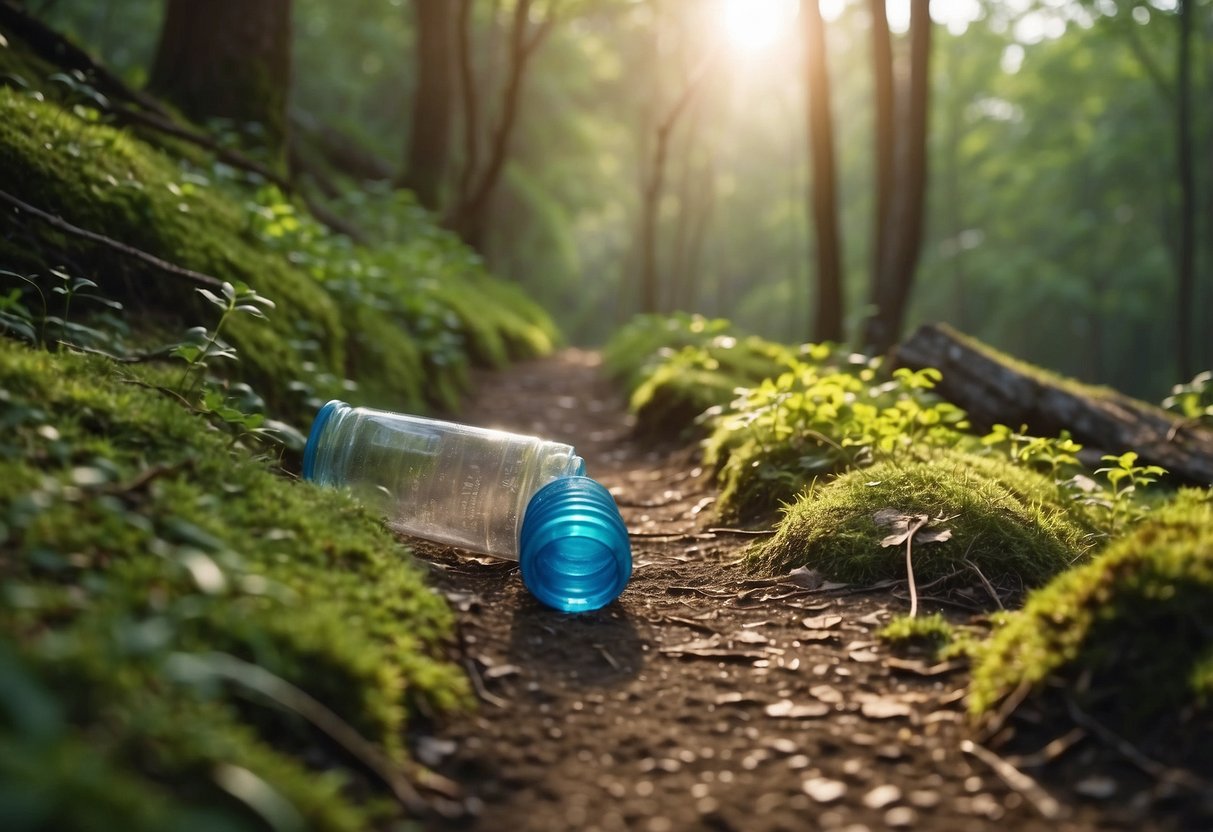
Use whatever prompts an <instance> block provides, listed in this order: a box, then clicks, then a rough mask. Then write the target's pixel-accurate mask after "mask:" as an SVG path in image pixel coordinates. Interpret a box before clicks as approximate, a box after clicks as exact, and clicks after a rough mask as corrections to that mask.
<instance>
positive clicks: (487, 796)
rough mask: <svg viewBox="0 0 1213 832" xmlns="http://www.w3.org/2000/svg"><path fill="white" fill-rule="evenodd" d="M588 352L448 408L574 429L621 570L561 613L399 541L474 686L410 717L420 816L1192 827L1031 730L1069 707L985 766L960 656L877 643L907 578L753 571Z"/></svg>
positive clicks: (562, 433)
mask: <svg viewBox="0 0 1213 832" xmlns="http://www.w3.org/2000/svg"><path fill="white" fill-rule="evenodd" d="M598 364H599V358H598V356H597V354H595V353H588V352H581V351H577V350H566V351H564V352H562V353H560V354H559V355H557V356H554V357H552V358H549V359H545V360H542V361H534V362H529V363H524V364H520V365H517V366H515V367H514V368H512V369H510V370H507V371H505V372H501V373H496V374H486V375H485V376H483V377H482V378H481V379H480V384H479V387H478V390H477V393H476V395H475V397H474V399H473V401H472V402H470V403H469V406H468V409H467V410H466V411H465V412H464V413H463V414H461V418H462V419H464V420H465V421H467V422H469V423H473V424H483V425H488V426H493V427H499V428H504V429H509V430H515V431H520V432H525V433H531V434H537V435H541V436H544V437H547V438H552V439H559V440H562V441H568V442H570V443H572V444H574V445H575V446H576V448H577V450H578V452H579V453H580V454H581V455H582V456H583V457H584V458H585V459H586V461H587V464H588V466H589V473H590V475H591V476H593V477H595V478H596V479H599V480H600V481H602V482H603V483H604V484H605V485H606V486H607V487H609V488H610V489H611V490H612V492H613V493H614V494H615V497H616V499H617V501H618V502H619V505H620V508H621V510H622V512H623V516H624V519H625V521H626V522H627V525H628V528H629V530H630V531H631V532H632V544H633V557H634V563H635V571H634V573H633V578H632V582H631V584H630V585H629V586H628V588H627V589H626V590H625V592H624V593H623V595H622V596H621V597H620V599H619V600H618V601H617V602H616V603H614V604H611V605H610V606H608V607H606V608H605V609H602V610H599V611H597V612H594V613H587V614H581V615H575V616H574V615H566V614H562V613H558V612H554V611H552V610H549V609H546V608H544V607H542V606H540V605H539V604H538V603H537V602H536V601H535V600H534V599H532V598H531V597H530V596H529V595H528V593H527V591H526V589H525V588H524V587H523V586H522V583H521V581H520V579H519V577H518V574H517V568H516V566H515V565H514V564H511V563H505V562H500V561H493V560H491V559H477V558H468V557H462V556H460V555H459V554H457V553H455V552H454V551H452V550H449V549H444V548H440V547H435V546H428V545H425V544H418V545H417V549H418V552H419V554H420V555H421V557H422V559H423V560H424V561H425V562H427V563H428V564H430V566H431V567H432V570H433V573H434V575H433V581H434V583H435V584H436V585H437V587H438V588H439V590H440V591H441V592H442V593H443V594H444V595H446V597H447V598H448V599H449V600H450V601H451V603H452V606H453V607H455V609H456V610H457V611H458V617H459V644H458V646H457V647H456V648H455V649H456V651H457V653H458V655H457V656H456V657H455V658H456V659H457V660H459V661H460V662H461V663H462V664H463V665H464V666H465V668H467V669H468V671H469V673H470V674H471V677H472V681H473V686H474V688H475V689H476V692H477V696H478V698H479V700H480V706H479V709H478V711H477V712H476V713H475V714H473V715H471V716H468V717H465V718H462V719H459V718H457V719H455V720H452V721H449V722H447V723H442V724H437V725H434V724H430V725H423V726H419V727H418V728H416V729H415V730H414V733H413V736H411V737H410V741H411V746H412V748H413V751H414V754H415V755H416V756H417V758H418V759H420V760H421V761H422V762H423V763H425V764H426V765H429V766H431V767H432V768H433V769H435V770H436V771H438V772H440V773H441V774H444V775H446V776H447V777H449V778H451V779H452V780H453V781H455V782H456V783H457V784H458V785H459V787H460V790H461V792H462V797H461V798H460V799H459V800H452V801H451V802H450V803H449V804H444V805H442V806H440V807H439V809H440V811H438V813H437V814H436V816H435V817H433V818H430V819H428V821H427V823H426V824H425V826H426V828H427V829H428V828H448V827H449V828H460V829H482V830H559V829H576V830H587V831H588V830H621V829H629V830H632V829H634V830H647V831H648V832H664V831H665V830H683V829H710V830H775V829H787V830H804V829H848V830H852V832H858V830H862V829H886V828H914V829H945V830H961V829H963V830H970V829H972V830H980V829H1050V830H1092V829H1121V828H1123V829H1183V828H1192V827H1189V826H1187V825H1186V824H1185V822H1184V821H1183V820H1182V819H1181V818H1179V817H1177V816H1176V815H1175V814H1169V813H1168V812H1167V811H1166V794H1165V793H1160V792H1159V790H1158V784H1157V782H1155V781H1154V780H1151V779H1147V778H1142V777H1140V776H1135V773H1134V772H1132V771H1131V770H1130V768H1129V767H1128V766H1126V765H1124V764H1123V763H1120V764H1118V763H1116V762H1115V761H1113V762H1109V759H1108V755H1107V754H1106V753H1100V750H1099V749H1098V748H1095V747H1093V746H1094V745H1095V744H1094V743H1092V742H1090V741H1088V742H1085V743H1075V744H1073V747H1071V743H1072V741H1073V740H1074V736H1073V735H1072V733H1071V735H1070V736H1069V738H1068V739H1067V738H1066V737H1064V736H1063V737H1062V739H1061V740H1059V741H1058V742H1055V743H1053V744H1052V745H1047V744H1048V742H1049V740H1050V739H1054V738H1056V737H1058V736H1061V735H1064V734H1066V731H1067V727H1066V726H1057V727H1056V729H1055V730H1050V729H1049V726H1040V732H1039V733H1040V736H1041V738H1042V741H1041V743H1040V745H1041V746H1045V747H1046V751H1045V753H1044V754H1043V755H1039V756H1045V757H1053V756H1057V757H1058V758H1059V759H1056V760H1054V761H1053V762H1052V763H1051V765H1050V766H1049V767H1048V769H1047V771H1048V772H1049V774H1050V778H1051V779H1047V780H1043V781H1040V782H1041V785H1037V783H1036V782H1034V781H1032V780H1027V781H1025V780H1020V779H1017V778H1016V777H1015V774H1014V772H1011V773H1010V774H1008V773H1007V771H1006V770H1005V769H1004V770H1003V773H1002V774H1001V775H1000V774H999V773H997V771H996V769H997V768H999V767H1000V763H999V760H996V759H994V758H993V757H992V756H991V755H990V753H989V752H986V751H985V749H984V748H981V747H978V748H977V750H976V753H974V751H973V750H972V746H971V745H970V746H967V747H966V746H965V741H966V740H969V739H972V731H971V729H970V727H969V725H968V722H967V718H966V713H965V710H964V709H965V704H964V695H965V692H966V684H967V669H966V667H965V665H964V664H963V663H959V662H953V663H943V664H938V665H933V666H932V665H930V664H929V663H927V662H921V661H914V660H907V659H905V658H898V657H896V656H894V655H893V654H891V653H890V652H889V651H888V650H887V649H886V647H885V646H884V645H883V644H881V643H879V642H878V641H877V638H876V632H877V631H878V630H879V629H880V627H881V625H882V624H883V623H884V622H885V621H887V620H888V619H889V618H890V617H891V616H892V615H894V614H895V613H899V612H904V611H905V610H906V609H907V606H908V604H907V601H906V599H905V595H904V587H900V586H892V587H888V586H886V587H884V588H871V587H838V586H834V587H831V586H828V585H827V586H825V587H823V586H820V585H817V586H814V584H815V583H818V584H819V582H817V581H813V580H811V576H807V578H806V576H789V578H788V579H784V580H768V579H763V580H755V579H753V576H752V575H750V574H748V573H747V572H746V570H745V568H744V565H743V564H742V563H741V562H740V561H741V558H742V556H743V552H744V549H745V547H746V546H747V545H748V544H749V543H750V542H752V540H753V537H750V536H747V535H744V534H739V533H736V532H735V531H732V530H721V529H716V530H713V529H714V524H713V521H712V511H711V509H712V501H713V499H714V495H715V484H714V482H713V478H712V477H711V475H710V472H706V471H704V470H702V469H701V468H699V467H698V463H697V461H696V457H695V455H694V452H693V449H690V448H682V449H679V448H671V447H666V448H654V447H653V446H651V445H646V444H643V443H642V442H640V441H638V440H637V439H635V438H634V437H633V436H632V433H631V431H630V422H629V419H628V417H627V415H626V410H625V407H624V404H623V402H622V401H621V398H620V396H619V394H618V393H617V392H616V391H615V390H614V389H613V388H612V387H611V386H609V385H608V383H607V382H606V381H605V380H604V379H602V378H601V376H600V374H599V367H598ZM798 578H799V582H798ZM924 591H925V588H924ZM925 606H926V611H927V612H931V611H934V610H935V609H936V608H937V605H933V604H932V603H931V602H930V601H926V602H925ZM806 619H814V620H812V621H808V622H806ZM1058 743H1060V745H1059V744H1058ZM1084 746H1085V748H1084ZM1066 749H1068V750H1066ZM1058 751H1060V752H1061V753H1055V752H1058ZM983 758H984V759H983ZM991 762H993V765H991ZM1016 762H1017V763H1018V765H1019V766H1020V768H1021V770H1022V771H1023V772H1024V773H1028V774H1031V775H1032V776H1033V777H1036V778H1039V777H1040V776H1041V774H1040V773H1041V769H1038V768H1030V767H1029V764H1030V762H1031V761H1030V760H1028V759H1026V758H1020V759H1018V760H1016ZM1164 791H1165V790H1164Z"/></svg>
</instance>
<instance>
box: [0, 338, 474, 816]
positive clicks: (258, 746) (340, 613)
mask: <svg viewBox="0 0 1213 832" xmlns="http://www.w3.org/2000/svg"><path fill="white" fill-rule="evenodd" d="M138 372H139V375H138V376H134V375H131V374H130V373H131V371H130V370H127V369H124V368H122V367H121V366H119V365H116V364H114V363H113V362H112V361H110V360H108V359H103V358H98V357H93V356H78V355H71V354H67V353H62V352H61V353H58V354H52V353H48V352H45V351H35V350H32V349H28V348H26V347H24V346H20V345H17V344H15V343H14V342H12V341H9V340H6V339H0V424H2V430H0V580H2V583H3V589H2V591H0V593H2V594H0V597H2V601H3V602H2V603H0V784H3V785H0V806H2V807H3V808H2V809H0V819H3V822H2V823H0V825H3V826H4V827H5V828H9V829H25V828H40V829H51V828H53V829H85V828H87V829H146V830H161V829H195V830H202V829H214V830H228V829H266V828H269V829H275V830H285V829H302V828H308V829H332V830H347V829H348V830H355V829H363V828H365V827H366V826H368V825H380V826H382V825H383V824H384V823H386V822H387V821H388V820H390V819H391V818H399V817H402V816H403V815H404V814H406V813H405V812H404V811H403V809H402V808H401V806H400V805H398V804H396V803H395V802H393V800H392V799H391V793H390V792H389V791H388V790H387V788H386V787H385V786H384V782H383V779H382V777H380V776H377V775H376V774H374V773H373V772H375V771H379V772H387V773H388V774H389V775H392V773H393V772H395V773H396V774H397V775H398V774H399V772H402V771H410V769H408V768H407V767H406V766H407V765H409V764H408V763H407V757H406V753H405V751H404V749H403V746H402V737H403V732H404V729H405V727H406V725H407V723H408V721H409V719H410V718H411V717H412V715H413V714H414V713H416V711H417V709H418V708H424V709H425V710H426V711H427V712H429V713H432V712H435V711H441V710H444V709H449V708H452V707H459V706H462V705H463V704H464V703H465V702H466V701H467V694H466V691H465V680H464V678H463V677H462V676H461V675H460V674H459V672H458V670H457V669H456V668H454V667H453V666H451V665H449V664H447V663H446V662H445V661H444V660H443V659H441V658H440V657H439V655H440V651H441V646H440V645H441V642H442V639H443V638H444V637H445V635H446V634H447V633H448V632H449V628H450V626H451V618H450V613H449V611H448V609H447V608H446V606H445V605H444V604H443V603H442V602H441V600H440V599H439V598H437V597H436V596H435V595H433V594H432V593H431V592H429V591H428V590H427V589H426V588H425V586H424V584H423V580H422V575H421V572H420V571H419V570H418V569H417V568H416V567H415V566H413V565H412V563H411V560H410V558H409V556H408V552H407V550H406V549H405V548H404V547H402V546H401V545H400V544H399V543H397V542H396V541H395V540H394V539H393V537H392V536H391V535H390V534H389V533H387V532H386V531H385V530H384V529H383V528H382V526H381V524H380V523H379V522H377V521H376V520H375V519H374V518H372V517H371V516H370V515H368V514H367V513H366V512H365V511H364V510H363V509H361V508H359V507H357V506H356V505H354V504H353V503H352V502H351V501H350V500H349V499H348V498H346V497H344V496H343V495H341V494H339V493H336V492H333V491H322V490H321V489H318V488H316V487H314V486H312V485H310V484H305V483H296V482H291V481H289V480H287V479H285V478H283V477H281V476H276V475H275V474H273V473H272V472H271V470H270V469H269V467H268V466H267V465H266V464H265V463H264V462H262V461H260V460H258V459H255V458H252V457H250V456H249V455H248V454H247V453H246V452H244V451H243V450H241V449H238V448H237V449H234V448H233V446H232V442H231V439H230V437H229V435H228V434H226V433H224V432H223V431H220V430H217V429H215V428H214V427H212V426H211V425H210V424H209V423H208V422H207V421H206V420H205V419H203V418H200V417H199V416H196V415H193V414H191V413H190V412H189V411H188V410H187V409H185V408H184V407H182V406H181V405H180V404H179V403H178V402H177V401H174V400H173V399H172V398H171V397H168V396H165V395H162V394H160V393H158V392H155V391H152V390H149V389H147V388H146V387H144V386H142V385H144V384H148V383H164V382H166V381H167V376H168V373H167V372H166V371H164V370H157V369H150V368H139V369H138ZM334 726H335V727H334ZM346 733H353V734H356V735H357V736H360V737H362V738H363V740H364V741H365V746H366V747H365V748H363V747H360V746H359V744H358V743H351V742H349V741H348V739H342V737H343V736H345V734H346ZM368 748H369V749H370V751H367V749H368Z"/></svg>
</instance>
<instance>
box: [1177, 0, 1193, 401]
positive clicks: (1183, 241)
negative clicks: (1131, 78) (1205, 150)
mask: <svg viewBox="0 0 1213 832" xmlns="http://www.w3.org/2000/svg"><path fill="white" fill-rule="evenodd" d="M1178 18H1179V49H1178V50H1176V57H1175V61H1176V73H1175V74H1176V79H1177V82H1178V83H1177V84H1176V86H1177V87H1178V89H1177V90H1176V93H1177V98H1176V103H1175V160H1176V164H1175V169H1176V174H1177V175H1178V178H1179V269H1178V272H1179V275H1178V278H1179V279H1178V282H1177V284H1178V285H1177V286H1176V291H1175V300H1176V308H1175V314H1176V318H1177V320H1176V332H1177V336H1178V337H1177V339H1176V353H1177V354H1176V359H1177V361H1176V363H1177V366H1178V368H1179V375H1180V378H1182V379H1185V380H1186V379H1189V378H1191V377H1192V376H1193V375H1195V374H1196V360H1197V358H1196V351H1195V349H1194V346H1195V345H1194V343H1193V338H1192V333H1193V325H1192V318H1193V315H1194V313H1195V309H1194V307H1195V305H1196V304H1195V301H1196V173H1195V167H1194V165H1193V163H1192V0H1179V14H1178Z"/></svg>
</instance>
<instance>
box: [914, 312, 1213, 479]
mask: <svg viewBox="0 0 1213 832" xmlns="http://www.w3.org/2000/svg"><path fill="white" fill-rule="evenodd" d="M891 363H892V365H893V366H894V367H909V368H911V369H915V370H918V369H922V368H924V367H934V368H936V369H937V370H939V371H940V372H941V373H943V380H942V381H940V383H939V385H938V386H937V387H936V392H938V393H939V395H941V396H942V397H943V398H945V399H947V400H948V401H950V402H952V403H953V404H955V405H956V406H958V407H962V408H964V409H965V411H966V412H967V413H968V414H969V418H970V421H972V422H973V424H974V426H975V427H977V428H979V429H982V428H988V427H989V426H991V425H994V424H1004V425H1007V426H1009V427H1011V428H1018V427H1019V426H1020V425H1027V426H1028V429H1029V431H1031V432H1032V433H1033V434H1034V435H1037V436H1056V435H1057V434H1058V433H1059V432H1060V431H1062V430H1068V431H1069V432H1070V434H1071V435H1072V436H1073V437H1074V440H1075V441H1076V442H1080V443H1082V444H1083V445H1086V446H1089V447H1094V448H1099V449H1101V450H1104V451H1106V452H1108V453H1118V454H1119V453H1123V452H1124V451H1129V450H1132V451H1136V452H1137V453H1138V454H1139V455H1140V457H1141V459H1142V461H1143V462H1146V463H1151V464H1154V465H1161V466H1162V467H1163V468H1166V469H1167V470H1168V471H1169V472H1171V474H1172V475H1174V476H1175V477H1176V478H1177V479H1180V480H1184V481H1187V482H1194V483H1200V484H1202V485H1209V484H1213V430H1208V429H1206V428H1202V427H1199V426H1196V425H1193V424H1191V423H1188V422H1185V421H1184V420H1182V419H1180V418H1179V417H1177V416H1173V415H1172V414H1170V413H1167V412H1166V411H1165V410H1163V409H1161V408H1158V407H1155V406H1153V405H1150V404H1147V403H1146V402H1142V401H1139V400H1137V399H1134V398H1131V397H1129V396H1126V395H1124V394H1122V393H1118V392H1116V391H1114V390H1109V389H1107V388H1103V387H1093V386H1091V385H1086V384H1082V383H1080V382H1077V381H1073V380H1071V379H1067V378H1063V377H1061V376H1058V375H1054V374H1053V373H1050V372H1048V371H1046V370H1042V369H1040V368H1038V367H1034V366H1032V365H1030V364H1027V363H1025V362H1022V361H1017V360H1016V359H1014V358H1011V357H1009V356H1006V355H1003V354H1001V353H999V352H998V351H997V350H995V349H993V348H991V347H988V346H986V345H985V344H982V343H981V342H980V341H977V340H974V339H972V338H969V337H967V336H965V335H962V334H961V333H959V332H957V331H956V330H954V329H952V328H951V327H948V326H946V325H944V324H928V325H926V326H923V327H921V328H920V329H919V330H918V331H917V332H915V333H914V334H913V335H912V336H910V338H909V339H908V340H906V341H905V342H903V343H902V344H900V345H899V346H897V347H896V348H895V349H894V351H893V354H892V356H891Z"/></svg>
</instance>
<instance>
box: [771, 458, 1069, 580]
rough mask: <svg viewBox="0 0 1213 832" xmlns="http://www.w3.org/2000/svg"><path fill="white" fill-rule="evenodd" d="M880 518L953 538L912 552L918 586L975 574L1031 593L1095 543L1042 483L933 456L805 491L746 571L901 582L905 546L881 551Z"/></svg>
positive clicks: (1012, 470)
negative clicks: (910, 522)
mask: <svg viewBox="0 0 1213 832" xmlns="http://www.w3.org/2000/svg"><path fill="white" fill-rule="evenodd" d="M884 509H894V510H896V511H898V512H902V513H904V514H909V515H918V514H924V515H926V516H927V517H929V518H935V520H934V521H933V524H932V528H939V529H940V530H945V529H946V530H950V531H951V532H952V534H951V536H950V538H949V539H946V540H941V541H936V542H931V543H929V544H919V545H915V546H914V547H913V564H914V573H915V575H916V577H917V579H918V581H919V583H920V584H921V583H925V582H929V581H932V580H935V579H937V578H947V577H949V576H953V575H955V576H966V580H972V579H974V578H976V571H977V570H980V572H981V573H982V575H984V576H985V578H986V579H987V580H989V581H991V582H992V583H993V584H994V585H996V586H998V585H1000V584H1001V585H1005V586H1008V587H1010V588H1012V589H1014V588H1021V587H1025V586H1036V585H1039V584H1041V583H1043V582H1044V581H1046V580H1048V579H1049V578H1051V577H1052V576H1054V575H1056V574H1057V573H1058V572H1061V571H1062V570H1064V569H1066V568H1067V567H1069V566H1071V565H1072V564H1074V563H1076V562H1078V561H1080V560H1082V559H1084V558H1085V557H1086V555H1087V552H1088V551H1089V549H1090V547H1091V545H1092V541H1093V534H1092V533H1091V530H1090V529H1089V528H1088V527H1086V526H1085V525H1084V524H1083V523H1082V522H1081V521H1080V520H1079V519H1076V518H1075V517H1074V516H1073V515H1072V513H1070V512H1069V511H1068V509H1067V507H1066V506H1064V505H1063V504H1061V503H1060V502H1059V501H1058V499H1057V489H1056V486H1055V485H1054V484H1053V483H1052V482H1050V481H1049V480H1048V479H1046V478H1045V477H1043V476H1041V475H1039V474H1036V473H1034V472H1032V471H1027V470H1025V469H1022V468H1017V467H1015V466H1013V465H1012V464H1010V463H1009V462H1005V461H1003V460H1000V459H996V458H993V457H981V456H975V455H973V454H966V453H959V452H955V451H936V452H934V453H931V454H929V455H928V456H927V458H926V459H922V460H912V459H908V458H907V459H905V460H896V461H885V462H880V463H877V464H875V465H873V466H871V467H870V468H865V469H863V470H858V471H852V472H850V473H847V474H843V475H841V476H839V477H838V478H836V479H834V480H833V481H831V482H829V483H828V484H826V485H823V486H819V487H814V488H812V489H810V490H809V491H808V492H807V493H805V494H804V495H803V496H802V497H801V498H800V499H798V500H797V501H796V502H795V503H794V504H793V505H791V506H789V507H788V508H787V510H786V513H785V516H784V519H783V522H782V523H781V524H780V526H779V530H778V532H777V533H776V535H775V536H774V537H772V538H770V539H769V540H767V541H765V542H763V543H761V544H759V545H758V546H756V547H755V548H754V549H753V550H752V551H751V553H750V562H751V564H752V565H753V566H754V567H755V568H758V569H761V570H762V571H764V572H768V573H771V574H779V573H782V572H786V571H787V570H789V569H792V568H795V567H799V566H808V567H811V568H813V569H817V570H819V571H820V572H821V573H822V574H823V575H825V576H826V577H827V578H828V579H830V580H836V581H846V582H860V583H862V582H872V581H875V580H879V579H884V578H902V577H904V576H905V562H904V558H903V555H904V547H890V548H886V547H884V546H882V545H881V543H882V541H883V540H884V539H885V538H886V536H887V533H888V532H887V529H885V528H882V527H881V526H880V525H879V524H878V523H877V521H876V514H877V512H880V511H882V510H884Z"/></svg>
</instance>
